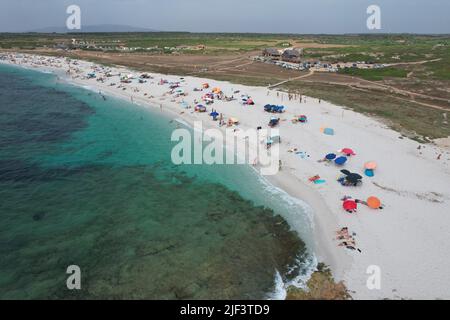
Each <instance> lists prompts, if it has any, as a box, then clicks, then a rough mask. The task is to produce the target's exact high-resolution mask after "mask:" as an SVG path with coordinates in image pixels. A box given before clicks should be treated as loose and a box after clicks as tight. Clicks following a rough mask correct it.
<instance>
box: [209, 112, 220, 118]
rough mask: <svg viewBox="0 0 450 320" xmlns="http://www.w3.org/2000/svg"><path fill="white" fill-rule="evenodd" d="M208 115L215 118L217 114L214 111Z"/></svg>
mask: <svg viewBox="0 0 450 320" xmlns="http://www.w3.org/2000/svg"><path fill="white" fill-rule="evenodd" d="M209 115H210V116H211V117H213V118H214V117H217V116H218V115H219V113H218V112H216V111H213V112H211V113H210V114H209Z"/></svg>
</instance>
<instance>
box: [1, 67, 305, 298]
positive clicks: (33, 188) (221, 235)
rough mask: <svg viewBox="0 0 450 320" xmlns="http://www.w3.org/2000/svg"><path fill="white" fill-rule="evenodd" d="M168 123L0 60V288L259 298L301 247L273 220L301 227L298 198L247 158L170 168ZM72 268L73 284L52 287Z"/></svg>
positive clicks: (289, 271)
mask: <svg viewBox="0 0 450 320" xmlns="http://www.w3.org/2000/svg"><path fill="white" fill-rule="evenodd" d="M174 128H175V124H174V123H169V119H168V118H166V117H165V116H163V115H161V114H160V112H159V111H153V110H148V109H145V108H143V107H140V106H137V105H132V104H130V103H127V102H124V101H120V100H116V99H113V98H109V97H108V99H107V100H106V101H104V100H103V99H102V98H101V96H100V95H98V94H96V93H95V92H91V91H88V90H85V89H82V88H78V87H74V86H70V85H67V84H66V83H62V82H60V81H58V79H57V78H56V77H55V76H53V75H49V74H43V73H38V72H35V71H30V70H23V69H19V68H14V67H9V66H2V65H0V199H1V201H0V256H1V260H0V298H3V299H10V298H25V299H32V298H81V299H86V298H124V299H129V298H135V299H145V298H149V299H156V298H159V299H210V298H217V299H228V298H244V299H245V298H265V297H267V294H268V293H269V292H271V291H273V290H274V286H275V274H276V271H277V270H278V271H279V272H280V274H281V276H282V278H283V280H284V281H287V280H288V279H292V278H293V277H295V276H296V275H297V274H298V273H299V272H304V271H305V270H301V268H299V267H298V263H299V262H304V259H306V258H307V256H308V254H307V252H306V249H305V246H304V243H303V241H302V240H300V239H299V237H298V233H297V232H294V231H293V230H292V228H291V227H290V226H289V225H288V224H287V223H286V222H285V220H284V219H283V218H281V217H280V216H279V214H281V215H283V216H285V217H288V218H289V217H291V218H292V216H298V217H299V219H300V221H303V224H305V223H306V220H307V219H306V218H305V212H304V211H303V209H302V208H301V206H300V205H298V204H293V203H288V202H286V201H285V200H286V199H285V198H283V196H282V195H280V194H279V193H273V192H272V191H271V190H268V189H270V188H268V186H267V185H266V184H264V183H262V182H261V181H260V179H259V178H258V176H257V175H256V174H255V173H254V172H252V170H251V169H250V168H249V167H247V166H239V165H233V166H230V165H228V166H225V165H221V166H217V165H216V166H207V165H192V166H174V165H173V164H172V163H171V161H170V151H171V149H172V147H173V145H174V143H172V142H171V141H170V135H171V132H172V130H173V129H174ZM269 204H270V207H271V209H269V208H266V207H264V206H268V205H269ZM272 209H274V210H275V211H273V210H272ZM306 229H308V228H307V226H305V230H306ZM72 264H75V265H78V266H80V268H81V273H82V290H79V291H76V290H75V291H70V290H68V289H67V288H66V278H67V276H68V275H67V274H66V273H65V271H66V268H67V266H69V265H72Z"/></svg>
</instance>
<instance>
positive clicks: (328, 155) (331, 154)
mask: <svg viewBox="0 0 450 320" xmlns="http://www.w3.org/2000/svg"><path fill="white" fill-rule="evenodd" d="M325 159H327V160H334V159H336V155H335V154H334V153H329V154H327V155H326V156H325Z"/></svg>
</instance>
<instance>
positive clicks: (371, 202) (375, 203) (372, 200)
mask: <svg viewBox="0 0 450 320" xmlns="http://www.w3.org/2000/svg"><path fill="white" fill-rule="evenodd" d="M367 205H368V206H369V208H372V209H379V208H380V207H381V201H380V199H378V198H377V197H369V198H367Z"/></svg>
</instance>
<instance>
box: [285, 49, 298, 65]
mask: <svg viewBox="0 0 450 320" xmlns="http://www.w3.org/2000/svg"><path fill="white" fill-rule="evenodd" d="M300 56H301V52H300V51H299V50H295V49H287V50H284V52H283V54H282V55H281V59H282V60H283V61H288V62H299V61H300Z"/></svg>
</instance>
